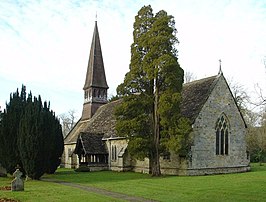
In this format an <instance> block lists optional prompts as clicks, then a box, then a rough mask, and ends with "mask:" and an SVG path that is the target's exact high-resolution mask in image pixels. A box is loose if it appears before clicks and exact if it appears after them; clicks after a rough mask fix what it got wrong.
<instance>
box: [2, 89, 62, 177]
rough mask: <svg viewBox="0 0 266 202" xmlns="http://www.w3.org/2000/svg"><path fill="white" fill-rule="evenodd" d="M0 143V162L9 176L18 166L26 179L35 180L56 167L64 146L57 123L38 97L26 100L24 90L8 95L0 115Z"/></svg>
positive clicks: (46, 105)
mask: <svg viewBox="0 0 266 202" xmlns="http://www.w3.org/2000/svg"><path fill="white" fill-rule="evenodd" d="M0 139H1V141H0V162H1V164H2V166H3V167H4V168H6V169H7V171H8V172H9V173H10V174H12V173H13V172H14V170H15V169H16V166H17V165H19V166H20V167H21V169H22V171H25V173H26V174H27V175H28V176H29V177H31V178H33V179H39V178H40V177H41V176H42V175H43V174H44V173H45V172H46V173H54V172H55V170H56V169H57V167H58V165H59V164H60V157H61V155H62V153H63V144H64V142H63V134H62V130H61V125H60V123H59V120H58V118H57V117H56V116H55V113H54V112H53V111H52V110H50V107H49V104H47V102H44V104H42V100H41V96H39V97H38V98H36V97H34V99H33V100H32V94H31V93H30V94H29V95H28V97H27V96H26V88H25V86H22V90H21V93H20V94H19V92H18V90H17V92H15V93H13V94H11V96H10V102H9V103H8V104H7V105H6V110H5V111H4V113H3V114H1V120H0ZM24 169H25V170H24Z"/></svg>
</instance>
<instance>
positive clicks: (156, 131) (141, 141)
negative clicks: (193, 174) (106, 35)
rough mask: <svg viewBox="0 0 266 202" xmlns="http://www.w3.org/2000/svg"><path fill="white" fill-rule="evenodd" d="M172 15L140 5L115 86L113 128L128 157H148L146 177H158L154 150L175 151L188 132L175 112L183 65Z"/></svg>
mask: <svg viewBox="0 0 266 202" xmlns="http://www.w3.org/2000/svg"><path fill="white" fill-rule="evenodd" d="M175 34H176V29H175V21H174V18H173V16H171V15H168V14H167V13H166V12H165V11H163V10H161V11H159V12H158V13H157V14H156V15H154V14H153V11H152V8H151V6H144V7H142V8H141V9H140V11H139V12H138V15H137V16H136V17H135V23H134V32H133V36H134V42H133V44H132V45H131V62H130V71H129V72H128V73H127V74H126V76H125V79H124V82H123V83H122V84H120V85H119V86H118V88H117V93H118V95H120V96H123V102H122V104H121V105H120V106H119V107H118V108H117V110H116V117H117V124H116V130H117V132H118V134H119V135H121V136H126V137H127V138H128V139H129V140H130V141H129V144H128V150H129V152H130V154H131V155H132V156H135V157H136V158H139V159H142V158H144V157H148V158H149V159H150V166H151V172H152V175H154V176H158V175H160V174H161V173H160V163H159V158H160V153H161V152H163V151H170V150H171V151H175V152H180V150H181V149H182V148H183V147H182V143H183V142H184V141H185V139H186V138H187V135H188V133H189V131H190V126H189V123H188V121H187V120H186V119H184V118H182V116H181V115H180V107H179V105H180V102H181V90H182V85H183V76H184V72H183V69H182V68H181V67H180V65H179V63H178V58H177V50H176V48H175V44H176V43H177V42H178V40H177V38H176V35H175Z"/></svg>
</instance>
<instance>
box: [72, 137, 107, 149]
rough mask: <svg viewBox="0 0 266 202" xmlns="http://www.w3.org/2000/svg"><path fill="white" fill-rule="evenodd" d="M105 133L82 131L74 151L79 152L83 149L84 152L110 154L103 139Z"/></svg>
mask: <svg viewBox="0 0 266 202" xmlns="http://www.w3.org/2000/svg"><path fill="white" fill-rule="evenodd" d="M103 135H104V134H103V133H101V134H97V133H84V132H81V133H80V135H79V137H78V140H77V146H76V148H75V150H74V153H75V154H77V153H79V152H80V151H83V152H84V154H108V152H107V150H106V147H105V144H104V142H103V141H102V138H103Z"/></svg>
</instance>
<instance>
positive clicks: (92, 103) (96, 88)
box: [82, 21, 108, 120]
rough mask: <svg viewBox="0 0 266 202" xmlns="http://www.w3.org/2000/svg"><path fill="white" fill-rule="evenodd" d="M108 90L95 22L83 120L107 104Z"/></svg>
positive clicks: (85, 88)
mask: <svg viewBox="0 0 266 202" xmlns="http://www.w3.org/2000/svg"><path fill="white" fill-rule="evenodd" d="M107 89H108V85H107V82H106V77H105V71H104V63H103V57H102V50H101V43H100V37H99V32H98V26H97V21H95V27H94V32H93V37H92V42H91V49H90V56H89V62H88V67H87V74H86V79H85V84H84V87H83V90H84V104H83V111H82V119H83V120H85V119H89V118H91V117H92V116H93V114H94V113H95V112H96V110H97V109H98V108H99V107H100V106H101V105H103V104H106V103H107Z"/></svg>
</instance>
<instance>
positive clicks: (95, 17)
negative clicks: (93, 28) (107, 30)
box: [95, 11, 97, 22]
mask: <svg viewBox="0 0 266 202" xmlns="http://www.w3.org/2000/svg"><path fill="white" fill-rule="evenodd" d="M95 22H97V11H96V15H95Z"/></svg>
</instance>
